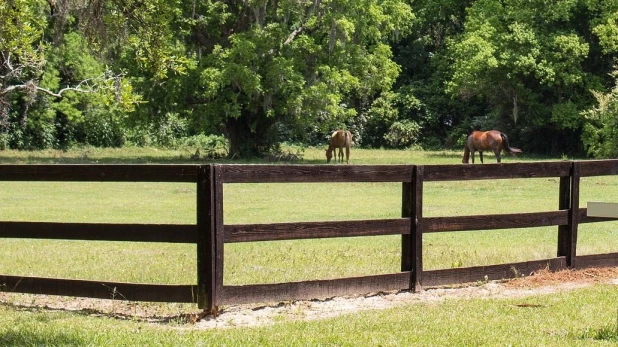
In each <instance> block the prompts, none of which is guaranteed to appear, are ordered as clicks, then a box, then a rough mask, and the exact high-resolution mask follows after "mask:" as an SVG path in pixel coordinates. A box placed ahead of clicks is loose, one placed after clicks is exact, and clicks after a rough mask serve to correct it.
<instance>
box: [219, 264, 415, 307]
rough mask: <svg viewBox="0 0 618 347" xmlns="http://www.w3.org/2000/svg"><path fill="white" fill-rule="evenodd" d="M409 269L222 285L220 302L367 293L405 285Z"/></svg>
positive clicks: (408, 285) (279, 299)
mask: <svg viewBox="0 0 618 347" xmlns="http://www.w3.org/2000/svg"><path fill="white" fill-rule="evenodd" d="M409 281H410V273H409V272H400V273H394V274H386V275H375V276H364V277H350V278H342V279H331V280H316V281H302V282H288V283H275V284H252V285H245V286H224V287H223V294H222V296H223V298H222V304H224V305H239V304H248V303H255V302H271V301H287V300H305V299H324V298H331V297H334V296H344V295H356V294H368V293H374V292H382V291H390V290H400V289H407V288H409V287H410V283H409Z"/></svg>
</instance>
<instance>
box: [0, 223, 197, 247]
mask: <svg viewBox="0 0 618 347" xmlns="http://www.w3.org/2000/svg"><path fill="white" fill-rule="evenodd" d="M0 238H29V239H49V240H92V241H134V242H170V243H196V242H197V230H196V226H195V225H188V224H105V223H99V224H94V223H54V222H0Z"/></svg>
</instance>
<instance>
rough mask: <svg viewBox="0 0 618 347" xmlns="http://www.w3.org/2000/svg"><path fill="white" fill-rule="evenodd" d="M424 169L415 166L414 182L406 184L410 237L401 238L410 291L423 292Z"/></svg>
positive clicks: (404, 209) (404, 206) (405, 214)
mask: <svg viewBox="0 0 618 347" xmlns="http://www.w3.org/2000/svg"><path fill="white" fill-rule="evenodd" d="M423 171H424V170H423V167H422V166H417V165H415V166H414V169H413V170H412V182H410V183H408V182H404V183H403V189H402V191H403V192H402V195H403V197H402V216H403V217H410V235H402V237H401V271H410V287H411V288H410V289H411V290H413V291H415V292H418V291H420V290H422V283H423V281H422V277H423V228H422V226H423V223H422V221H423Z"/></svg>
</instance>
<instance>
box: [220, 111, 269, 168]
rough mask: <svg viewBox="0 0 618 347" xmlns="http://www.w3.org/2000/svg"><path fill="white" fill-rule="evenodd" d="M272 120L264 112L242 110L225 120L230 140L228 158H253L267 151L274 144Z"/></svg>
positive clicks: (226, 131)
mask: <svg viewBox="0 0 618 347" xmlns="http://www.w3.org/2000/svg"><path fill="white" fill-rule="evenodd" d="M273 125H274V120H273V119H272V118H270V117H267V116H266V115H265V114H257V115H256V114H254V113H251V112H249V111H243V112H242V114H241V116H240V117H238V118H228V119H227V120H226V121H225V133H226V136H227V138H228V140H229V141H230V151H229V156H230V158H255V157H259V156H261V155H263V154H265V153H268V152H269V151H270V150H271V149H273V148H274V147H275V145H276V132H275V129H274V127H273Z"/></svg>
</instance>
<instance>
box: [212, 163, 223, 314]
mask: <svg viewBox="0 0 618 347" xmlns="http://www.w3.org/2000/svg"><path fill="white" fill-rule="evenodd" d="M222 175H223V169H222V167H221V166H219V165H215V166H213V177H212V178H213V181H212V184H213V186H212V187H213V200H212V201H213V203H214V205H213V210H212V213H214V221H213V222H214V223H213V226H214V228H215V230H214V233H213V236H214V240H213V241H214V243H215V244H214V251H215V257H214V259H215V264H214V265H215V267H214V269H215V283H214V286H212V289H214V293H212V294H211V297H212V300H213V301H212V303H213V306H214V309H213V312H214V313H216V311H217V309H218V307H219V305H221V296H222V295H223V269H224V266H223V261H224V259H225V257H224V250H225V247H224V243H225V234H224V229H223V225H224V221H223V176H222Z"/></svg>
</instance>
